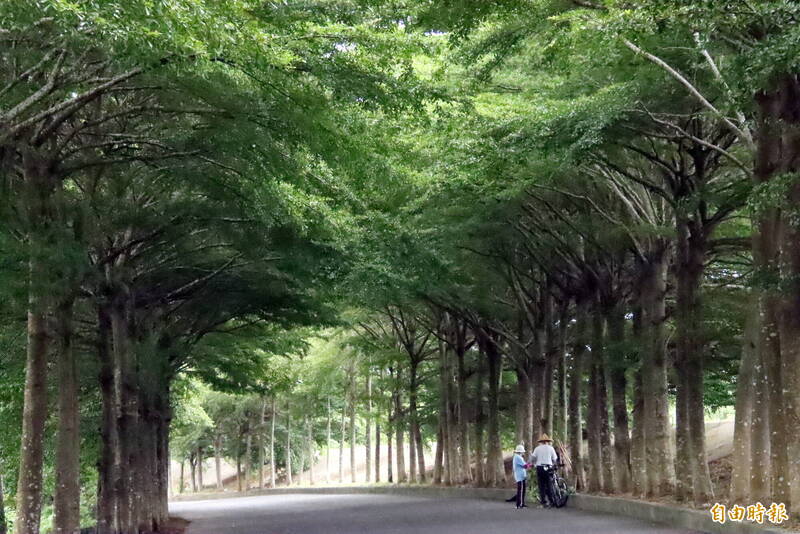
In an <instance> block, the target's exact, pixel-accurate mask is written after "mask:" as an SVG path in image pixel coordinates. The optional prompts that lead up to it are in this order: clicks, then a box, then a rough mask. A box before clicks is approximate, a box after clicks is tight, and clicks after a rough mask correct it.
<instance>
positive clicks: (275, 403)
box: [269, 396, 278, 488]
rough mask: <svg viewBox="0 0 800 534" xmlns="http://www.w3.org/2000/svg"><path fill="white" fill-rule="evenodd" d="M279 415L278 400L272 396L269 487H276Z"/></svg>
mask: <svg viewBox="0 0 800 534" xmlns="http://www.w3.org/2000/svg"><path fill="white" fill-rule="evenodd" d="M277 417H278V400H277V399H276V398H275V397H274V396H273V397H272V416H271V417H270V420H269V487H270V488H274V487H275V482H276V481H275V479H276V478H277V470H278V465H277V462H275V419H277Z"/></svg>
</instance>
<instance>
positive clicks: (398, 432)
mask: <svg viewBox="0 0 800 534" xmlns="http://www.w3.org/2000/svg"><path fill="white" fill-rule="evenodd" d="M402 376H403V374H402V371H401V370H400V369H399V368H398V369H397V372H396V373H395V379H396V380H395V391H394V423H395V442H396V448H395V455H396V456H397V482H398V483H399V484H403V483H405V482H407V481H408V477H407V474H406V453H405V444H404V442H403V441H404V440H403V434H404V433H405V432H404V426H405V424H404V423H405V417H403V406H402V399H401V389H400V388H401V386H400V384H402Z"/></svg>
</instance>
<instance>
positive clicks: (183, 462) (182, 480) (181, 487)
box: [178, 460, 186, 493]
mask: <svg viewBox="0 0 800 534" xmlns="http://www.w3.org/2000/svg"><path fill="white" fill-rule="evenodd" d="M185 466H186V460H181V471H180V473H181V474H180V480H179V482H178V484H179V486H178V493H183V490H184V488H186V473H185V471H186V468H185Z"/></svg>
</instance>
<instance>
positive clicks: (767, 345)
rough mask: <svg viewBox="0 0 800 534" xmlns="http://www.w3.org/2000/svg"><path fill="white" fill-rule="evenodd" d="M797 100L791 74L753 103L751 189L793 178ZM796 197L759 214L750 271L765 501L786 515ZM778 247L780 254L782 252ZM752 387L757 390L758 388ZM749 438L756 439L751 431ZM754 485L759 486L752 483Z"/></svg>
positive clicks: (791, 191)
mask: <svg viewBox="0 0 800 534" xmlns="http://www.w3.org/2000/svg"><path fill="white" fill-rule="evenodd" d="M797 96H798V81H797V78H796V76H794V75H793V74H787V75H785V76H783V77H782V78H781V79H778V80H777V81H776V83H775V86H774V87H773V88H771V89H770V90H769V91H763V92H760V93H758V94H757V95H756V97H755V100H756V104H757V107H758V118H757V124H756V129H757V133H756V140H757V148H756V157H755V169H754V171H755V172H754V173H753V177H754V181H755V185H756V187H758V186H763V184H765V183H767V182H770V181H773V180H774V179H775V178H776V177H780V176H785V175H788V174H794V173H796V172H797V158H798V144H800V143H799V142H798V141H799V137H798V122H799V121H798V114H797ZM797 196H798V195H797V184H796V183H792V184H790V186H789V187H788V188H787V198H785V199H780V201H779V202H780V204H785V205H786V206H787V208H788V209H787V210H786V212H787V214H783V213H781V212H780V210H779V206H768V207H766V208H765V209H763V211H762V212H761V213H759V216H758V219H757V220H756V225H755V228H756V232H755V233H754V235H753V265H754V268H755V270H756V273H757V274H758V275H759V279H760V280H763V281H766V283H765V284H762V287H760V288H759V289H760V291H759V293H760V295H759V314H760V318H761V321H760V322H761V324H760V329H759V343H758V350H759V355H760V356H759V359H760V361H761V362H762V363H763V365H764V368H765V371H766V378H767V383H766V384H765V385H768V388H769V389H768V391H769V428H770V430H771V432H770V433H769V435H770V446H769V450H770V474H771V483H772V484H771V485H772V491H771V494H770V497H771V500H773V501H775V502H782V503H784V504H785V505H786V507H787V509H788V508H791V506H790V504H791V488H790V484H789V479H790V478H791V466H790V463H789V455H788V446H789V433H788V432H785V431H784V430H785V429H788V428H797V426H794V427H792V426H791V425H790V421H791V420H792V418H793V416H794V415H793V414H794V413H795V412H796V411H797V406H796V405H795V402H794V401H795V398H796V397H795V396H796V394H797V390H795V391H790V387H796V386H797V384H792V383H791V378H792V377H793V376H794V371H793V370H789V374H788V375H785V374H784V372H785V369H784V365H785V364H786V363H788V362H790V361H792V360H794V367H795V368H796V367H797V361H796V354H797V351H796V345H797V333H798V332H797V331H796V324H797V323H796V321H797V318H796V317H783V315H786V314H787V313H789V314H795V313H797V311H796V310H795V309H793V308H794V302H793V301H795V300H796V293H797V281H796V280H797V267H798V265H797V254H796V244H795V243H792V242H791V241H792V239H794V238H795V237H796V234H797V232H796V223H795V222H793V221H792V218H793V217H795V211H796V209H797V204H798V198H797ZM781 201H782V202H781ZM784 218H786V219H787V220H784ZM782 234H785V235H782ZM781 245H783V247H785V250H782V247H781ZM787 275H788V276H787ZM784 280H786V281H788V284H786V287H782V286H784V285H785V284H783V283H781V282H783V281H784ZM776 282H777V283H776ZM787 336H788V337H787ZM787 367H788V366H787ZM756 387H757V389H760V388H758V384H757V386H756ZM787 397H788V398H787ZM757 399H758V397H757ZM754 423H755V421H754ZM753 437H754V438H755V437H756V435H755V428H754V429H753ZM756 459H757V458H754V460H756ZM753 469H755V466H753ZM753 482H755V483H756V485H757V484H758V481H757V480H754V481H753ZM757 490H760V488H754V492H753V495H752V497H753V498H756V496H757V493H760V491H757Z"/></svg>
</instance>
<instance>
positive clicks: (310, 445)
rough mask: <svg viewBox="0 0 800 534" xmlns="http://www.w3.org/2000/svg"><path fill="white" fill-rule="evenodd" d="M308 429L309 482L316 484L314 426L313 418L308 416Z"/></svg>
mask: <svg viewBox="0 0 800 534" xmlns="http://www.w3.org/2000/svg"><path fill="white" fill-rule="evenodd" d="M306 429H307V434H308V483H309V484H311V485H312V486H313V485H314V482H315V481H314V428H313V426H312V424H311V420H310V419H309V418H308V416H306Z"/></svg>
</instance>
